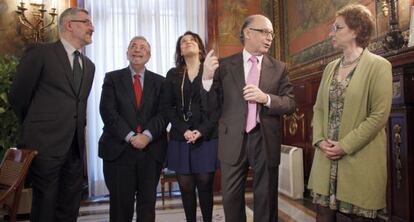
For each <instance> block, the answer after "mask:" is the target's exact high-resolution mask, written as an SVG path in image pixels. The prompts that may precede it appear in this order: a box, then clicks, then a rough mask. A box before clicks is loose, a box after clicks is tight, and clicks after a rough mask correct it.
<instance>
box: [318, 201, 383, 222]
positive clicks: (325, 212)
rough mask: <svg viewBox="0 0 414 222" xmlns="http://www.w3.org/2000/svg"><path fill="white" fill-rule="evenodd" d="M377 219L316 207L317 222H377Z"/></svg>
mask: <svg viewBox="0 0 414 222" xmlns="http://www.w3.org/2000/svg"><path fill="white" fill-rule="evenodd" d="M375 221H377V220H376V219H372V218H365V217H359V216H356V215H353V214H344V213H340V212H338V211H337V210H332V209H330V208H329V207H323V206H321V205H316V222H375Z"/></svg>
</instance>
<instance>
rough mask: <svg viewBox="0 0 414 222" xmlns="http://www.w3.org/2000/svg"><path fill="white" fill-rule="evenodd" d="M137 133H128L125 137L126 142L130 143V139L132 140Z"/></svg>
mask: <svg viewBox="0 0 414 222" xmlns="http://www.w3.org/2000/svg"><path fill="white" fill-rule="evenodd" d="M134 135H135V132H132V131H131V132H129V133H128V135H126V137H125V139H124V140H125V142H127V143H129V141H131V138H132V137H133V136H134Z"/></svg>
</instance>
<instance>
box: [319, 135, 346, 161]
mask: <svg viewBox="0 0 414 222" xmlns="http://www.w3.org/2000/svg"><path fill="white" fill-rule="evenodd" d="M319 149H321V151H322V152H323V153H325V156H326V157H327V158H328V159H330V160H339V159H341V158H342V157H343V156H345V155H346V153H345V151H344V150H343V149H342V148H341V147H340V146H339V142H337V141H333V140H330V139H327V140H323V141H321V142H320V143H319Z"/></svg>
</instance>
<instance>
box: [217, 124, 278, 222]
mask: <svg viewBox="0 0 414 222" xmlns="http://www.w3.org/2000/svg"><path fill="white" fill-rule="evenodd" d="M262 143H263V140H262V135H261V132H260V126H259V125H258V126H256V127H255V128H254V129H253V130H252V131H250V132H249V133H245V134H244V138H243V148H242V152H241V156H240V159H239V161H238V163H237V164H235V165H229V164H227V163H225V162H223V161H222V162H221V184H222V193H223V207H224V214H225V218H226V222H245V221H246V212H245V207H246V206H245V198H244V194H245V188H246V178H247V172H248V168H249V166H251V168H252V170H253V196H254V200H253V201H254V209H253V212H254V221H256V222H275V221H277V209H278V207H277V188H278V171H279V168H278V167H270V166H268V164H267V163H266V152H265V150H264V148H263V146H262ZM223 148H224V149H225V147H222V149H223Z"/></svg>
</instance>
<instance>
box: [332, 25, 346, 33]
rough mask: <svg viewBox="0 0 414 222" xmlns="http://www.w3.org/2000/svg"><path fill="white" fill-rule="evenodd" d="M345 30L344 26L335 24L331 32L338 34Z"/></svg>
mask: <svg viewBox="0 0 414 222" xmlns="http://www.w3.org/2000/svg"><path fill="white" fill-rule="evenodd" d="M343 28H345V27H344V26H340V25H338V24H333V25H332V28H331V32H333V33H337V32H339V31H340V30H341V29H343Z"/></svg>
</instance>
